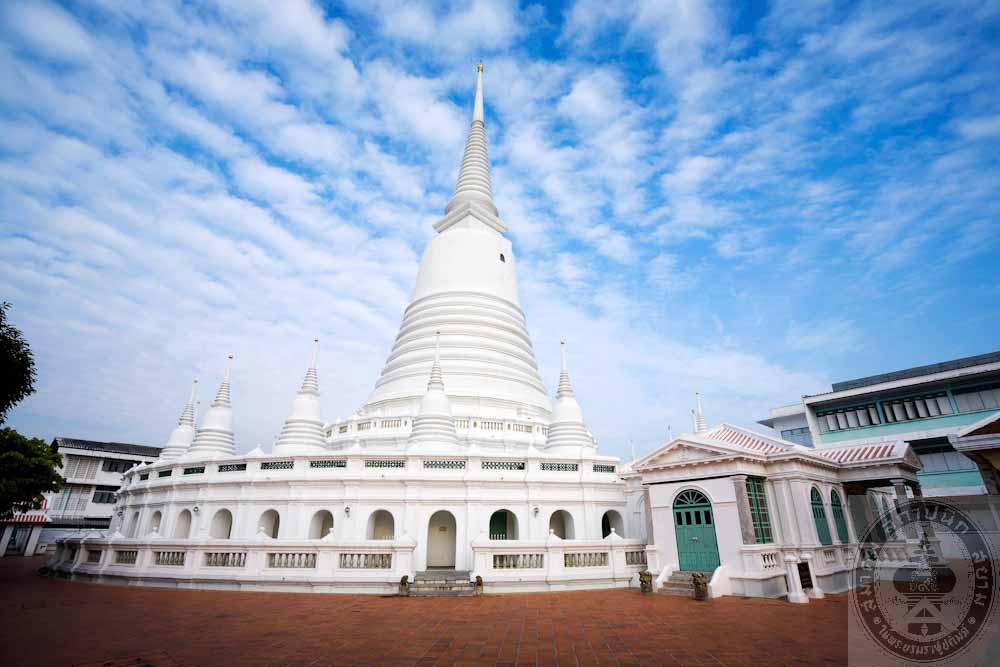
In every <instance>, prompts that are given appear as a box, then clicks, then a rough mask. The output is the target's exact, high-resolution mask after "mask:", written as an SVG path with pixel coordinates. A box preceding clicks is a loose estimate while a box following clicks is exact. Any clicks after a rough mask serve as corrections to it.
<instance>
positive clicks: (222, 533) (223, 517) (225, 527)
mask: <svg viewBox="0 0 1000 667" xmlns="http://www.w3.org/2000/svg"><path fill="white" fill-rule="evenodd" d="M232 532H233V514H232V512H230V511H229V510H219V511H218V512H216V513H215V516H213V517H212V525H211V527H209V529H208V534H209V536H210V537H214V538H215V539H217V540H228V539H229V536H230V535H231V534H232Z"/></svg>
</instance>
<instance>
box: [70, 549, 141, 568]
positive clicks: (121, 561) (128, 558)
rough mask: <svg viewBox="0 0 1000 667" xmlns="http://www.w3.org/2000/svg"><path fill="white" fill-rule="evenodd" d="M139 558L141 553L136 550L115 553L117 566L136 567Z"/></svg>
mask: <svg viewBox="0 0 1000 667" xmlns="http://www.w3.org/2000/svg"><path fill="white" fill-rule="evenodd" d="M74 555H75V554H74ZM138 556H139V551H138V550H135V549H127V550H125V551H115V564H116V565H135V561H136V558H138Z"/></svg>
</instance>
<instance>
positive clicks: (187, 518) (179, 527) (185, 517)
mask: <svg viewBox="0 0 1000 667" xmlns="http://www.w3.org/2000/svg"><path fill="white" fill-rule="evenodd" d="M190 535H191V512H189V511H188V510H184V511H182V512H181V513H180V514H178V515H177V520H176V521H175V522H174V537H176V538H178V539H181V540H186V539H187V538H188V537H190Z"/></svg>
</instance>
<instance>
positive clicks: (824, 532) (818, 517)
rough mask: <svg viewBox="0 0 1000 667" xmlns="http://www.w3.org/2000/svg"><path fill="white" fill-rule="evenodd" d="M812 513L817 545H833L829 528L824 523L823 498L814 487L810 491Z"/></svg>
mask: <svg viewBox="0 0 1000 667" xmlns="http://www.w3.org/2000/svg"><path fill="white" fill-rule="evenodd" d="M812 512H813V521H814V522H815V523H816V534H817V535H818V536H819V543H820V544H833V538H831V537H830V526H829V524H827V522H826V510H825V509H823V497H822V496H820V495H819V490H818V489H817V488H816V487H815V486H814V487H813V490H812Z"/></svg>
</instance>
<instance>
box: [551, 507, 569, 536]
mask: <svg viewBox="0 0 1000 667" xmlns="http://www.w3.org/2000/svg"><path fill="white" fill-rule="evenodd" d="M549 530H550V531H552V532H553V533H555V535H556V537H558V538H560V539H563V540H572V539H573V535H574V533H573V517H572V515H570V513H569V512H567V511H566V510H556V511H555V512H553V513H552V516H550V517H549Z"/></svg>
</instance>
